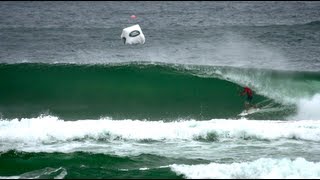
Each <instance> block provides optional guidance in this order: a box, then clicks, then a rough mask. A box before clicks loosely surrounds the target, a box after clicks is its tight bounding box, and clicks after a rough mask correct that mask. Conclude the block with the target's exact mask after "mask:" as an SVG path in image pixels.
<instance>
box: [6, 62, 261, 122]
mask: <svg viewBox="0 0 320 180" xmlns="http://www.w3.org/2000/svg"><path fill="white" fill-rule="evenodd" d="M0 81H1V85H0V86H1V88H0V89H1V93H0V111H1V112H2V115H3V116H4V117H9V118H13V117H34V116H38V115H40V114H46V113H49V114H53V115H56V116H59V117H62V118H65V119H77V118H98V117H100V116H109V117H114V118H127V117H130V118H137V119H150V120H152V119H177V118H196V119H209V118H228V117H230V118H231V117H236V116H237V114H239V113H240V112H241V111H242V110H243V102H244V99H245V98H244V97H240V96H239V90H240V88H241V87H240V86H239V85H237V84H234V83H231V82H229V81H226V80H222V79H218V78H205V77H198V76H195V75H192V73H188V72H186V71H179V70H177V69H175V68H173V67H170V66H161V65H136V64H129V65H120V66H115V65H90V66H89V65H63V64H57V65H48V64H12V65H8V64H2V65H1V66H0ZM265 99H266V98H265V97H263V96H260V95H256V96H255V97H254V102H259V101H263V100H265Z"/></svg>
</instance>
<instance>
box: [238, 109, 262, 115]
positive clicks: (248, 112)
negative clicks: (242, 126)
mask: <svg viewBox="0 0 320 180" xmlns="http://www.w3.org/2000/svg"><path fill="white" fill-rule="evenodd" d="M259 110H260V108H250V109H248V110H244V111H242V112H241V113H240V114H239V116H246V115H249V114H252V113H256V112H258V111H259Z"/></svg>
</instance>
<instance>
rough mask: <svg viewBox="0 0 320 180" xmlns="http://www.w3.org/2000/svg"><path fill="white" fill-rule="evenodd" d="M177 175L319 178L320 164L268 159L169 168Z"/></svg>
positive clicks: (220, 177)
mask: <svg viewBox="0 0 320 180" xmlns="http://www.w3.org/2000/svg"><path fill="white" fill-rule="evenodd" d="M169 167H170V168H171V170H172V171H174V172H176V174H178V175H181V174H182V175H184V176H185V177H186V178H190V179H213V178H217V179H222V178H226V179H243V178H245V179H264V178H266V179H275V178H277V179H285V178H288V179H292V178H320V162H316V163H315V162H309V161H306V160H305V159H303V158H297V159H295V160H290V159H286V158H285V159H269V158H261V159H258V160H256V161H253V162H242V163H232V164H218V163H210V164H199V165H177V164H173V165H170V166H169Z"/></svg>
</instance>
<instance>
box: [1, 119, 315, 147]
mask: <svg viewBox="0 0 320 180" xmlns="http://www.w3.org/2000/svg"><path fill="white" fill-rule="evenodd" d="M211 135H214V136H215V137H216V138H217V139H218V140H223V139H247V138H253V139H258V140H260V139H261V140H276V139H281V138H286V139H299V140H310V141H320V121H312V120H306V121H262V120H245V119H241V120H225V119H213V120H208V121H196V120H189V121H174V122H163V121H143V120H130V119H128V120H112V119H108V118H103V119H99V120H78V121H63V120H60V119H58V118H57V117H53V116H42V117H38V118H30V119H21V120H20V121H19V120H18V119H13V120H10V121H9V120H1V121H0V143H1V144H2V145H3V144H8V145H9V144H12V143H17V144H19V143H23V144H29V145H37V144H39V143H55V142H57V141H60V142H70V141H73V140H77V139H93V140H99V139H100V140H101V139H103V140H106V141H121V140H133V141H139V140H156V141H162V140H166V141H181V140H188V141H193V140H197V139H199V138H205V139H206V138H208V136H211Z"/></svg>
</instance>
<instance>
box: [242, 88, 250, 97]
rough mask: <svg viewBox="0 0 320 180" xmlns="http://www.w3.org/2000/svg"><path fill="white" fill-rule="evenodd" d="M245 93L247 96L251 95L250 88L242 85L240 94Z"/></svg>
mask: <svg viewBox="0 0 320 180" xmlns="http://www.w3.org/2000/svg"><path fill="white" fill-rule="evenodd" d="M244 94H247V95H248V96H250V97H252V90H251V89H250V88H248V87H244V89H243V91H242V95H244Z"/></svg>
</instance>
